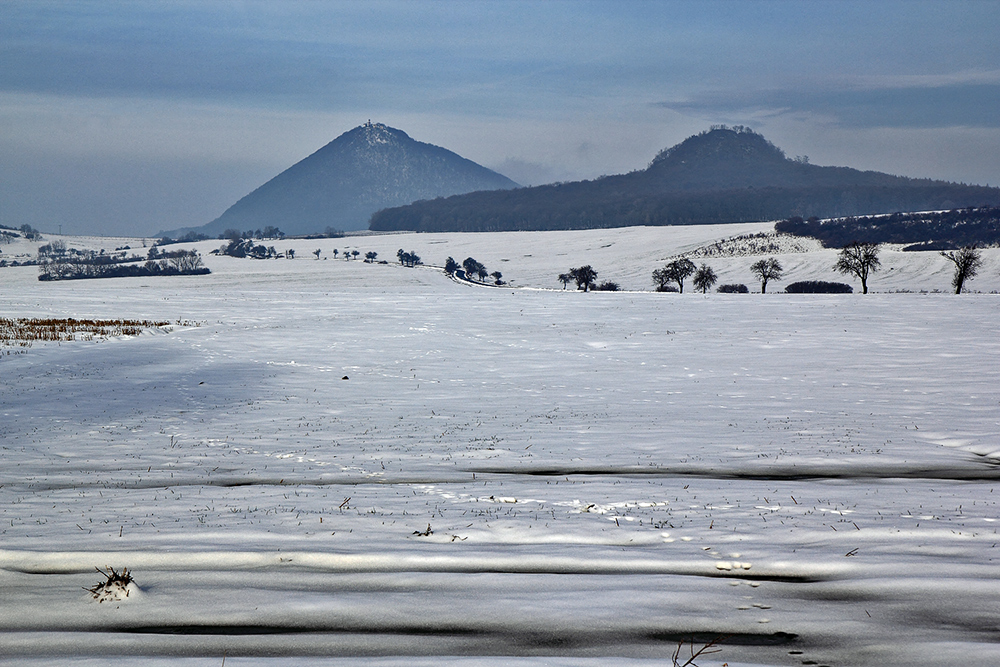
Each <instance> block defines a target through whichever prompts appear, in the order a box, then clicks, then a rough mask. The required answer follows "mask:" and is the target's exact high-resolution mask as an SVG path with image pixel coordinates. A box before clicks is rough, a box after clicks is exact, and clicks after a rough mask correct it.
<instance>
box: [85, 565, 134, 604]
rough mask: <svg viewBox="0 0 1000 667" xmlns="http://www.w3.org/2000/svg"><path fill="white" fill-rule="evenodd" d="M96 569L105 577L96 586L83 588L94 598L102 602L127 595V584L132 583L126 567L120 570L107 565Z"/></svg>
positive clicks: (130, 574) (119, 598)
mask: <svg viewBox="0 0 1000 667" xmlns="http://www.w3.org/2000/svg"><path fill="white" fill-rule="evenodd" d="M96 569H97V571H98V572H100V573H101V574H103V575H104V576H105V577H106V578H107V579H106V580H105V581H102V582H101V583H99V584H97V585H96V586H92V587H91V588H85V589H84V590H86V591H88V592H89V593H90V594H91V595H93V596H94V599H95V600H97V601H98V602H104V601H105V600H108V601H114V600H121V599H122V598H127V597H128V594H129V588H128V586H129V584H131V583H132V573H131V572H129V571H128V568H127V567H123V568H122V571H121V572H119V571H118V570H116V569H115V568H113V567H111V566H108V568H107V569H106V570H102V569H101V568H96Z"/></svg>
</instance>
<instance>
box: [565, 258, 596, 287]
mask: <svg viewBox="0 0 1000 667" xmlns="http://www.w3.org/2000/svg"><path fill="white" fill-rule="evenodd" d="M569 275H570V276H571V277H572V278H573V280H574V281H575V282H576V288H577V289H578V290H581V289H582V290H583V291H584V292H586V291H588V290H592V289H594V285H595V284H596V282H597V271H594V269H593V267H591V266H590V264H587V265H586V266H581V267H579V268H576V269H570V270H569Z"/></svg>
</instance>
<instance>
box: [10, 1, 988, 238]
mask: <svg viewBox="0 0 1000 667" xmlns="http://www.w3.org/2000/svg"><path fill="white" fill-rule="evenodd" d="M997 34H1000V1H988V0H983V1H978V2H975V1H968V2H962V1H961V0H951V1H948V2H921V1H919V0H907V1H906V2H892V1H884V2H871V0H867V1H865V2H851V1H849V0H838V1H834V2H824V1H822V0H813V1H810V2H794V1H791V0H786V1H770V2H769V1H759V2H735V1H733V2H669V1H663V2H583V1H574V2H559V1H547V2H541V1H536V2H516V1H509V2H489V1H486V0H483V1H480V2H400V1H395V0H393V1H385V2H378V1H376V2H315V1H314V2H294V1H287V0H286V1H283V2H250V1H236V0H233V1H229V2H218V1H212V0H206V1H173V0H156V1H153V2H125V1H122V2H107V1H97V2H88V1H85V0H84V1H66V2H52V1H48V0H31V1H27V2H20V1H17V0H6V1H4V2H0V224H2V225H6V226H9V227H20V226H21V225H23V224H30V225H31V226H33V227H35V228H37V229H40V230H42V231H43V232H46V231H47V232H51V233H58V232H60V231H62V232H63V233H66V234H101V235H152V234H155V233H156V232H157V231H159V230H167V229H177V228H181V227H191V226H197V225H201V224H205V223H207V222H210V221H211V220H213V219H215V218H216V217H218V216H219V215H221V214H222V212H223V211H224V210H225V209H226V208H228V207H229V206H230V205H231V204H233V203H234V202H235V201H236V200H238V199H239V198H240V197H242V196H243V195H245V194H247V193H249V192H250V191H252V190H253V189H254V188H256V187H258V186H259V185H261V184H263V183H264V182H266V181H267V180H268V179H270V178H271V177H273V176H275V175H276V174H278V173H279V172H281V171H282V170H284V169H286V168H287V167H289V166H291V165H292V164H294V163H295V162H297V161H299V160H301V159H302V158H304V157H306V156H307V155H309V154H311V153H313V152H315V151H316V150H318V149H319V148H321V147H322V146H323V145H325V144H326V143H328V142H330V141H332V140H333V139H335V138H336V137H337V136H339V135H340V134H342V133H344V132H346V131H348V130H350V129H352V128H354V127H357V126H358V125H360V124H362V123H364V122H366V121H367V120H369V119H371V120H372V121H373V122H382V123H385V124H387V125H389V126H391V127H395V128H398V129H401V130H403V131H404V132H406V133H407V134H409V135H410V136H411V137H413V138H414V139H417V140H418V141H424V142H428V143H432V144H436V145H439V146H443V147H445V148H448V149H450V150H452V151H455V152H456V153H458V154H460V155H462V156H463V157H467V158H469V159H471V160H474V161H476V162H478V163H480V164H483V165H485V166H487V167H490V168H492V169H496V170H498V171H500V172H501V173H503V174H505V175H507V176H509V177H510V178H513V179H514V180H515V181H518V182H519V183H522V184H525V185H532V184H540V183H545V182H552V181H566V180H576V179H581V178H594V177H597V176H600V175H602V174H616V173H624V172H628V171H632V170H636V169H643V168H645V167H646V166H647V165H648V164H649V162H650V160H651V159H652V158H653V157H654V156H655V155H656V153H657V152H659V151H660V150H662V149H664V148H667V147H669V146H672V145H674V144H676V143H678V142H680V141H683V140H684V139H685V138H687V137H688V136H690V135H692V134H696V133H698V132H700V131H702V130H706V129H708V128H709V127H711V126H712V125H716V124H727V125H745V126H748V127H751V128H752V129H754V130H756V131H757V132H760V133H761V134H763V135H764V136H765V137H767V138H768V139H769V140H771V141H772V142H773V143H775V144H776V145H777V146H778V147H780V148H782V149H784V150H785V152H786V153H787V154H788V155H789V156H800V155H801V156H808V157H809V160H810V162H812V163H814V164H822V165H840V166H851V167H856V168H859V169H874V170H878V171H885V172H888V173H893V174H900V175H906V176H917V177H931V178H939V179H945V180H950V181H958V182H966V183H977V184H984V185H985V184H989V185H994V186H995V185H998V184H1000V40H997V39H996V35H997Z"/></svg>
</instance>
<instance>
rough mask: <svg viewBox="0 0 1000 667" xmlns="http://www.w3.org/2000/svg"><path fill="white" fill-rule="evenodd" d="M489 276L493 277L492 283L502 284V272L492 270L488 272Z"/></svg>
mask: <svg viewBox="0 0 1000 667" xmlns="http://www.w3.org/2000/svg"><path fill="white" fill-rule="evenodd" d="M490 277H491V278H493V284H494V285H502V284H503V281H502V280H501V278H503V274H502V273H500V272H499V271H494V272H493V273H491V274H490Z"/></svg>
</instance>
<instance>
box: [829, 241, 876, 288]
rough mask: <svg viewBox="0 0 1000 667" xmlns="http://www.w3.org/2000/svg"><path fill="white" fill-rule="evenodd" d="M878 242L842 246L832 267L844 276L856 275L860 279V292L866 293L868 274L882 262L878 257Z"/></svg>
mask: <svg viewBox="0 0 1000 667" xmlns="http://www.w3.org/2000/svg"><path fill="white" fill-rule="evenodd" d="M881 245H882V244H880V243H859V242H857V241H855V242H854V243H851V244H848V245H846V246H844V248H843V249H842V250H841V251H840V256H839V257H838V258H837V263H836V264H835V265H834V267H833V268H835V269H837V271H839V272H841V273H843V274H844V275H845V276H847V275H853V276H857V277H858V278H859V279H860V280H861V293H862V294H868V274H869V273H874V272H876V271H878V269H879V267H880V266H882V262H881V261H880V260H879V258H878V253H879V250H880V249H881Z"/></svg>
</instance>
